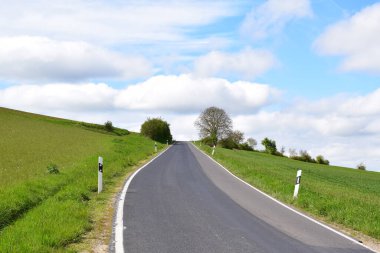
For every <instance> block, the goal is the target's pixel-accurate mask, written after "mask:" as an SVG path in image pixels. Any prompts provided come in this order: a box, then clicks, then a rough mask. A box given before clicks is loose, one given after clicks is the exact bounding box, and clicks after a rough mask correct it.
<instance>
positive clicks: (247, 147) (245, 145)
mask: <svg viewBox="0 0 380 253" xmlns="http://www.w3.org/2000/svg"><path fill="white" fill-rule="evenodd" d="M239 149H241V150H247V151H253V148H252V146H251V145H249V143H248V142H244V143H242V144H239Z"/></svg>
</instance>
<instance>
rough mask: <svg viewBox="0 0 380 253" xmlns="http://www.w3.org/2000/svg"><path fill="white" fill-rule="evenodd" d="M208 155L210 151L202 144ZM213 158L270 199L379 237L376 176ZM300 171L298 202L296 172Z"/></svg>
mask: <svg viewBox="0 0 380 253" xmlns="http://www.w3.org/2000/svg"><path fill="white" fill-rule="evenodd" d="M202 149H203V150H204V151H205V152H207V153H209V154H210V153H211V148H209V147H207V146H205V145H202ZM214 158H215V159H216V160H217V161H218V162H220V163H221V164H223V165H224V166H225V167H226V168H228V169H229V170H230V171H231V172H232V173H233V174H235V175H236V176H238V177H240V178H242V179H244V180H245V181H247V182H248V183H250V184H252V185H254V186H256V187H258V188H259V189H261V190H263V191H264V192H266V193H268V194H270V195H272V196H274V197H275V198H277V199H279V200H281V201H283V202H286V203H289V204H292V205H294V206H296V207H298V208H300V209H303V210H306V211H307V212H309V213H311V214H313V215H316V216H319V217H321V218H323V219H324V220H326V221H330V222H333V223H336V224H341V225H343V226H346V227H348V228H350V229H353V230H356V231H360V232H362V233H364V234H367V235H369V236H372V237H374V238H376V239H380V173H378V172H368V171H359V170H355V169H349V168H342V167H336V166H327V165H319V164H311V163H305V162H300V161H295V160H292V159H288V158H285V157H277V156H273V155H269V154H265V153H259V152H249V151H237V150H227V149H222V148H217V150H216V152H215V155H214ZM298 169H302V181H301V186H300V192H299V195H298V198H297V199H296V200H293V197H292V196H293V191H294V183H295V177H296V172H297V170H298Z"/></svg>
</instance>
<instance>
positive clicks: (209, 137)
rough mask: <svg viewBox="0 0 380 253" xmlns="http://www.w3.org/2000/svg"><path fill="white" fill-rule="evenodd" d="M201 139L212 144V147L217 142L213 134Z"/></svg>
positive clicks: (207, 143)
mask: <svg viewBox="0 0 380 253" xmlns="http://www.w3.org/2000/svg"><path fill="white" fill-rule="evenodd" d="M201 141H202V143H203V144H205V145H207V146H210V147H213V146H214V145H215V143H216V141H215V139H214V138H212V137H211V136H208V137H205V138H203V139H202V140H201Z"/></svg>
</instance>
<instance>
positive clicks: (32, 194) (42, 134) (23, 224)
mask: <svg viewBox="0 0 380 253" xmlns="http://www.w3.org/2000/svg"><path fill="white" fill-rule="evenodd" d="M0 122H1V124H0V136H1V138H0V161H1V162H0V252H2V253H7V252H12V253H14V252H66V251H68V249H67V248H66V246H68V245H69V244H71V243H73V242H77V241H78V240H80V238H81V236H82V235H83V234H84V233H85V232H86V231H88V230H90V229H91V228H92V226H93V224H92V215H93V213H92V211H93V210H91V209H90V207H91V206H94V205H96V202H97V201H102V194H100V195H99V196H98V194H97V193H96V191H97V157H98V156H99V155H101V156H103V157H104V185H105V186H104V191H105V192H107V190H108V189H109V187H112V185H113V184H114V182H115V179H117V178H120V177H122V176H124V175H126V173H128V172H129V171H131V169H132V168H133V166H134V165H136V164H137V163H138V162H139V161H142V160H144V159H147V158H148V157H149V156H151V155H152V154H153V151H154V148H153V145H154V142H152V141H151V140H149V139H147V138H145V137H142V136H140V135H138V134H134V133H129V132H128V131H126V130H122V129H115V131H114V132H107V131H105V130H104V129H103V127H102V126H100V125H94V124H87V123H83V122H75V121H70V120H62V119H56V118H51V117H45V116H41V115H34V114H29V113H24V112H18V111H14V110H9V109H4V108H0ZM162 148H163V145H159V149H162ZM51 163H54V164H56V165H58V167H59V170H60V173H59V174H49V173H47V166H48V165H49V164H51Z"/></svg>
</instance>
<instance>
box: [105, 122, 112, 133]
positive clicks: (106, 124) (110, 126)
mask: <svg viewBox="0 0 380 253" xmlns="http://www.w3.org/2000/svg"><path fill="white" fill-rule="evenodd" d="M104 129H106V130H107V131H108V132H112V131H113V125H112V122H111V121H109V120H108V121H107V122H106V123H104Z"/></svg>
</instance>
